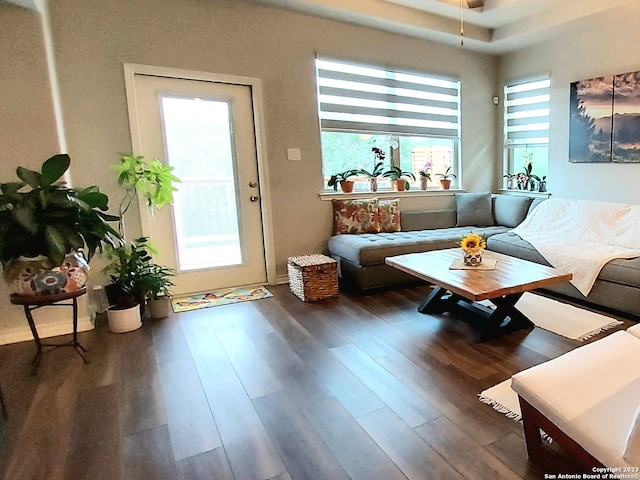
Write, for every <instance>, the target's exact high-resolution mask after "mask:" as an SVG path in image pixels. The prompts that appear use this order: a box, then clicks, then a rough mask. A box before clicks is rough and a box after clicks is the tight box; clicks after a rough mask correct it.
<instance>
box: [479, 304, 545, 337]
mask: <svg viewBox="0 0 640 480" xmlns="http://www.w3.org/2000/svg"><path fill="white" fill-rule="evenodd" d="M520 297H522V293H515V294H513V295H506V296H504V297H498V298H493V299H491V303H493V304H494V305H495V306H496V309H495V310H494V311H493V312H492V313H491V314H490V315H489V317H488V318H487V320H486V328H485V329H483V331H480V332H478V335H477V336H476V341H477V342H484V341H485V340H489V339H491V338H496V337H499V336H500V335H505V334H507V333H511V332H515V331H517V330H522V329H523V328H530V327H533V326H535V325H534V323H533V322H532V321H531V320H529V319H528V318H527V317H526V316H525V315H524V314H523V313H522V312H521V311H520V310H518V309H517V308H516V306H515V305H516V303H517V302H518V300H520ZM507 319H509V320H508V321H507Z"/></svg>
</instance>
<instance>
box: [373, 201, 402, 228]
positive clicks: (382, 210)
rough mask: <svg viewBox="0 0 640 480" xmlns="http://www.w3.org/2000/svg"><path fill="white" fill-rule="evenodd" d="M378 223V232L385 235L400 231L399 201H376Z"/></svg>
mask: <svg viewBox="0 0 640 480" xmlns="http://www.w3.org/2000/svg"><path fill="white" fill-rule="evenodd" d="M378 221H379V222H380V231H381V232H385V233H390V232H399V231H400V199H399V198H396V199H395V200H379V201H378Z"/></svg>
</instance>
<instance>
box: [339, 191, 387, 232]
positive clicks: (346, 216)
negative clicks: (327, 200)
mask: <svg viewBox="0 0 640 480" xmlns="http://www.w3.org/2000/svg"><path fill="white" fill-rule="evenodd" d="M332 203H333V233H334V235H340V234H343V233H377V232H379V231H380V222H379V220H378V219H379V217H378V199H377V198H369V199H364V198H363V199H351V200H341V199H333V200H332Z"/></svg>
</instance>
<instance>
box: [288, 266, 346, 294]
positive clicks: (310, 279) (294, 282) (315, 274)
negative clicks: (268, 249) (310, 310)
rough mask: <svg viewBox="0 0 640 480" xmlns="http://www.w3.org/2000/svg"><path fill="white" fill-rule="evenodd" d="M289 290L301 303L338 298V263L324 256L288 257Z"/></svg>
mask: <svg viewBox="0 0 640 480" xmlns="http://www.w3.org/2000/svg"><path fill="white" fill-rule="evenodd" d="M287 270H288V272H289V288H291V291H292V292H293V293H294V294H295V295H296V296H298V297H299V298H300V300H302V301H303V302H314V301H316V300H323V299H325V298H331V297H337V296H338V262H336V261H335V260H334V259H333V258H331V257H327V256H326V255H320V254H314V255H302V256H299V257H289V258H288V260H287Z"/></svg>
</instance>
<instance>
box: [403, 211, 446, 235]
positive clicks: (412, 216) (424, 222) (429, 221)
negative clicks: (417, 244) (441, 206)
mask: <svg viewBox="0 0 640 480" xmlns="http://www.w3.org/2000/svg"><path fill="white" fill-rule="evenodd" d="M400 215H401V219H402V230H403V231H404V232H411V231H413V230H433V229H436V228H451V227H455V226H456V211H455V210H425V211H417V212H402V213H401V214H400Z"/></svg>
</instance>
